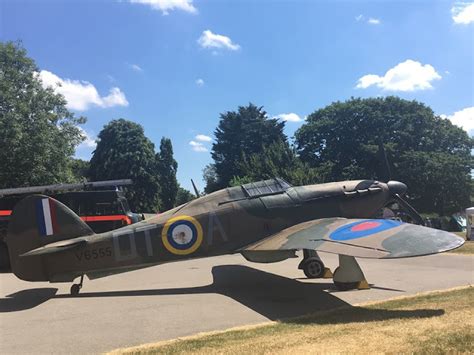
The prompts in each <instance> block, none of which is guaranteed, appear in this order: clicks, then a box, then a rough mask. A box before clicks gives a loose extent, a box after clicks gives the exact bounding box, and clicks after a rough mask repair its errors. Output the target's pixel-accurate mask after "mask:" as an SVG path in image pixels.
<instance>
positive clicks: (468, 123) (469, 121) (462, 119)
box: [441, 106, 474, 136]
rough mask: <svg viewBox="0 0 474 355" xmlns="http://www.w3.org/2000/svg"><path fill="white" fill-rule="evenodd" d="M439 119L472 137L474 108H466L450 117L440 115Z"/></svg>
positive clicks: (473, 131) (473, 133) (473, 134)
mask: <svg viewBox="0 0 474 355" xmlns="http://www.w3.org/2000/svg"><path fill="white" fill-rule="evenodd" d="M441 117H443V118H446V119H448V120H450V121H451V122H452V123H453V124H455V125H456V126H459V127H461V128H462V129H464V130H465V131H466V132H467V133H469V135H470V136H474V106H471V107H466V108H465V109H463V110H461V111H456V112H454V113H453V114H452V115H450V116H447V115H441Z"/></svg>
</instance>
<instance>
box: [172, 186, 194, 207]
mask: <svg viewBox="0 0 474 355" xmlns="http://www.w3.org/2000/svg"><path fill="white" fill-rule="evenodd" d="M195 198H196V196H194V195H193V194H192V193H191V192H189V191H188V190H186V189H184V188H182V187H181V186H179V187H178V193H177V195H176V202H175V205H176V206H180V205H182V204H183V203H186V202H189V201H192V200H194V199H195Z"/></svg>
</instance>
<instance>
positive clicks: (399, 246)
mask: <svg viewBox="0 0 474 355" xmlns="http://www.w3.org/2000/svg"><path fill="white" fill-rule="evenodd" d="M463 244H464V239H463V238H460V237H458V236H456V235H454V234H452V233H448V232H445V231H441V230H437V229H432V228H428V227H423V226H419V225H414V224H409V223H403V222H399V221H395V220H387V219H345V218H323V219H316V220H312V221H308V222H304V223H300V224H297V225H294V226H292V227H289V228H287V229H284V230H282V231H280V232H278V233H276V234H274V235H272V236H270V237H268V238H266V239H263V240H261V241H259V242H257V243H254V244H252V245H249V246H247V247H245V248H243V249H242V250H245V251H272V250H301V249H312V250H317V251H322V252H327V253H334V254H341V255H350V256H355V257H360V258H376V259H393V258H407V257H413V256H421V255H429V254H436V253H441V252H444V251H448V250H452V249H455V248H458V247H460V246H461V245H463Z"/></svg>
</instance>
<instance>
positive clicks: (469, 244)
mask: <svg viewBox="0 0 474 355" xmlns="http://www.w3.org/2000/svg"><path fill="white" fill-rule="evenodd" d="M454 234H457V235H459V236H460V237H463V238H464V239H465V238H466V232H455V233H454ZM451 253H456V254H467V255H473V254H474V241H472V240H466V242H465V243H464V245H463V246H462V247H460V248H457V249H455V250H453V251H452V252H451Z"/></svg>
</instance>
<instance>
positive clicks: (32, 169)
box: [0, 42, 85, 188]
mask: <svg viewBox="0 0 474 355" xmlns="http://www.w3.org/2000/svg"><path fill="white" fill-rule="evenodd" d="M38 71H39V70H38V68H37V66H36V64H35V62H34V61H33V60H32V59H31V58H28V57H27V53H26V50H25V49H24V48H23V47H22V46H21V45H20V44H19V43H13V42H6V43H1V42H0V146H1V147H2V149H1V150H0V188H6V187H20V186H33V185H46V184H54V183H63V182H69V181H71V180H72V179H73V177H72V173H71V169H70V159H71V157H72V155H73V154H74V151H75V147H76V146H77V145H78V144H79V143H80V142H81V141H82V140H83V137H82V135H81V132H80V130H79V128H78V127H77V125H78V124H81V123H84V122H85V118H83V117H79V118H76V117H74V115H73V114H72V113H71V112H69V111H68V110H67V109H66V101H65V99H64V97H63V96H62V95H59V94H56V93H54V91H53V89H51V88H48V89H44V88H43V87H42V84H41V81H40V79H39V78H38V74H37V73H38Z"/></svg>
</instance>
